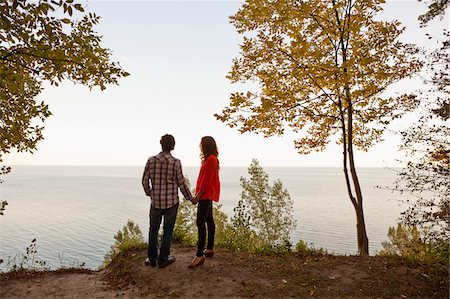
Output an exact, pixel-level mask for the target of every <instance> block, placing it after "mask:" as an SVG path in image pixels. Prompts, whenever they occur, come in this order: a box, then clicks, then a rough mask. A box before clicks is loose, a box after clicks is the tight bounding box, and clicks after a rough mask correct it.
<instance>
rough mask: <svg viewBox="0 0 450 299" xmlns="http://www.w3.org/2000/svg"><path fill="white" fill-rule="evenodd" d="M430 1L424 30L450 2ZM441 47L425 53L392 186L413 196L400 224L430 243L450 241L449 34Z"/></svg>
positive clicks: (442, 13) (445, 36)
mask: <svg viewBox="0 0 450 299" xmlns="http://www.w3.org/2000/svg"><path fill="white" fill-rule="evenodd" d="M431 2H432V3H431V4H430V5H429V9H428V10H427V12H426V13H424V14H423V15H421V16H419V20H420V21H421V23H422V25H423V26H427V24H428V23H429V22H430V21H431V20H432V19H434V18H436V17H437V16H443V15H444V13H445V9H446V7H448V5H449V3H450V1H448V0H434V1H431ZM429 38H430V40H434V41H436V39H437V38H436V37H431V36H429ZM437 42H438V43H439V46H438V47H437V49H435V50H432V51H429V52H428V53H426V64H425V70H424V72H423V75H422V79H423V81H424V84H423V86H424V87H422V88H421V90H420V93H419V97H418V98H419V100H420V101H421V105H420V106H419V108H418V109H417V111H416V112H417V114H418V115H419V119H418V120H417V121H416V122H415V123H414V124H413V125H411V126H410V127H409V128H407V129H406V130H404V131H402V132H400V134H401V136H402V144H401V145H400V149H401V150H403V151H405V152H406V153H407V155H408V157H409V160H408V161H407V163H406V167H404V168H403V169H402V170H401V171H400V172H399V173H398V179H397V180H396V181H395V183H394V190H397V191H400V192H402V193H409V194H410V195H413V196H414V197H412V199H409V200H408V203H409V205H408V208H407V209H406V211H404V212H403V213H402V223H403V224H405V225H407V226H416V227H418V228H419V231H420V233H421V237H422V239H423V241H424V242H427V243H429V244H434V243H439V242H442V241H444V242H448V241H449V239H450V31H448V30H444V32H443V35H442V37H441V38H440V39H438V40H437Z"/></svg>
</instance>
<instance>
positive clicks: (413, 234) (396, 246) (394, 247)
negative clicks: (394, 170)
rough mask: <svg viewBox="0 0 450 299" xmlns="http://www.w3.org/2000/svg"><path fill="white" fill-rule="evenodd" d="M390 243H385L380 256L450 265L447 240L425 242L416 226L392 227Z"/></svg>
mask: <svg viewBox="0 0 450 299" xmlns="http://www.w3.org/2000/svg"><path fill="white" fill-rule="evenodd" d="M388 238H389V241H386V242H383V243H382V246H383V249H382V250H381V251H380V255H394V256H401V257H404V258H407V259H409V260H413V261H420V260H428V261H436V262H441V263H448V259H449V244H448V242H447V241H445V240H437V241H436V240H435V241H427V242H425V241H424V240H423V239H422V238H421V234H420V231H419V230H418V228H417V227H416V226H414V225H413V226H406V225H402V224H398V225H397V228H395V227H390V228H389V231H388Z"/></svg>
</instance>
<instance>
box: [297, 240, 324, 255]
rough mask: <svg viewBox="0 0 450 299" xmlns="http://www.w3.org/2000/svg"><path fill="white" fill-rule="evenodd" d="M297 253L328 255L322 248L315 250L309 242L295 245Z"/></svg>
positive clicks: (299, 242) (300, 242)
mask: <svg viewBox="0 0 450 299" xmlns="http://www.w3.org/2000/svg"><path fill="white" fill-rule="evenodd" d="M295 252H297V253H298V254H300V255H327V254H328V251H327V250H326V249H324V248H322V247H320V248H319V249H317V248H315V247H314V246H313V245H308V243H307V242H305V241H303V240H300V241H298V242H297V244H296V245H295Z"/></svg>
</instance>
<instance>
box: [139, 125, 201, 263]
mask: <svg viewBox="0 0 450 299" xmlns="http://www.w3.org/2000/svg"><path fill="white" fill-rule="evenodd" d="M160 143H161V147H162V152H160V153H159V154H158V155H156V156H152V157H150V158H149V159H148V161H147V164H146V165H145V169H144V174H143V176H142V186H143V187H144V191H145V194H146V195H147V196H150V198H151V205H150V228H149V233H148V253H147V255H148V258H147V259H146V260H145V263H146V264H150V265H151V266H152V267H156V264H157V263H158V266H159V267H160V268H164V267H166V266H167V265H170V264H172V263H173V262H175V257H174V256H172V255H169V254H170V245H171V243H172V239H173V229H174V226H175V220H176V217H177V211H178V203H179V199H178V188H180V190H181V193H183V195H184V197H185V198H186V199H188V200H190V201H191V202H192V201H193V197H192V194H191V192H190V191H189V188H188V187H187V185H186V181H185V180H184V176H183V171H182V169H181V162H180V160H178V159H176V158H174V157H173V156H172V155H171V153H170V151H172V150H173V149H174V147H175V138H174V137H173V136H172V135H168V134H166V135H164V136H162V137H161V140H160ZM149 180H150V181H151V186H150V184H149ZM162 218H164V224H163V227H164V234H163V238H162V241H161V247H160V248H159V255H158V232H159V227H160V225H161V220H162Z"/></svg>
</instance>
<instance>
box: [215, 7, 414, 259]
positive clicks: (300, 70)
mask: <svg viewBox="0 0 450 299" xmlns="http://www.w3.org/2000/svg"><path fill="white" fill-rule="evenodd" d="M383 2H384V1H380V0H367V1H354V0H332V1H322V0H312V1H292V0H280V1H256V0H247V1H245V3H244V4H243V6H242V7H241V9H240V10H239V11H238V12H237V13H236V14H235V15H234V16H232V17H231V22H232V23H233V24H234V26H235V27H236V28H237V31H238V32H239V33H240V34H242V35H244V41H243V43H242V45H241V57H239V58H236V59H234V61H233V66H232V69H231V71H230V73H229V75H228V78H229V79H230V80H231V81H232V82H233V83H236V82H246V81H253V82H257V83H259V86H260V89H259V90H258V91H248V92H245V93H244V92H236V93H233V94H231V99H230V104H229V106H228V107H226V108H225V109H224V110H223V111H222V114H221V115H218V114H216V118H217V119H219V120H220V121H222V122H225V123H227V124H228V126H230V127H236V128H237V129H238V130H239V131H240V132H241V133H244V132H255V133H262V134H264V136H265V137H269V136H273V135H282V134H283V133H284V131H285V128H286V127H288V128H291V129H292V130H293V131H294V132H297V133H299V135H300V136H301V138H300V139H299V140H296V141H295V147H296V148H297V150H298V151H299V153H301V154H308V153H310V152H311V151H313V150H315V151H321V150H324V149H325V148H326V146H327V145H328V144H329V142H330V141H331V140H333V138H334V136H336V135H337V136H338V138H337V140H336V141H337V143H339V144H342V148H343V151H342V152H343V153H344V155H343V168H344V175H345V179H346V185H347V191H348V195H349V198H350V200H351V202H352V204H353V206H354V208H355V212H356V215H357V228H358V230H357V232H358V249H359V253H360V254H368V238H367V235H366V230H365V222H364V214H363V208H362V201H363V197H362V191H361V188H360V183H359V180H358V176H357V172H356V166H355V163H354V159H353V146H355V147H357V148H359V149H361V150H364V151H367V150H368V149H369V147H370V146H372V145H373V144H375V143H377V142H380V141H381V138H382V134H383V132H384V131H385V129H386V128H387V126H388V125H389V124H390V123H391V121H392V120H394V119H397V118H399V117H400V116H402V115H403V114H404V113H405V112H406V111H410V110H412V109H413V108H414V107H416V105H417V101H416V98H415V96H414V95H412V94H400V95H396V96H392V97H388V98H387V97H385V96H383V91H385V90H386V89H387V88H388V87H389V86H390V85H391V84H393V83H395V82H397V81H399V80H401V79H403V78H406V77H410V76H412V75H413V74H414V73H415V72H417V71H418V70H419V69H420V67H421V62H420V61H418V59H417V58H416V57H415V55H414V54H415V53H417V49H416V48H415V47H413V46H411V45H407V44H404V43H402V42H400V41H399V39H398V37H399V36H400V34H401V33H402V32H403V30H404V29H403V28H402V27H401V24H400V23H399V22H398V21H393V22H385V21H377V20H375V18H374V17H375V16H376V15H377V14H378V13H380V12H381V11H382V3H383ZM349 171H350V173H349ZM350 175H351V178H350Z"/></svg>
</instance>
